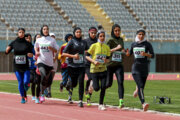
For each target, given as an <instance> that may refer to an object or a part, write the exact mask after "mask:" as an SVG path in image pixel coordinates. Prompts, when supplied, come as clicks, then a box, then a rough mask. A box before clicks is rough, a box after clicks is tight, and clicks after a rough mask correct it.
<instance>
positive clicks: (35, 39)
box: [34, 33, 40, 44]
mask: <svg viewBox="0 0 180 120" xmlns="http://www.w3.org/2000/svg"><path fill="white" fill-rule="evenodd" d="M38 35H40V34H39V33H38V34H36V35H35V36H34V44H35V42H36V37H37V36H38Z"/></svg>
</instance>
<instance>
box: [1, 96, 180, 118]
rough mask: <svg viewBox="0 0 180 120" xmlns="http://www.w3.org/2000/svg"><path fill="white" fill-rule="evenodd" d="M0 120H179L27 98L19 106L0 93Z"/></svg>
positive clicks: (18, 99) (18, 97) (16, 98)
mask: <svg viewBox="0 0 180 120" xmlns="http://www.w3.org/2000/svg"><path fill="white" fill-rule="evenodd" d="M0 98H1V99H0V118H1V119H2V120H160V119H161V120H180V117H178V116H169V115H162V114H154V113H148V112H135V111H127V110H118V109H112V108H108V109H107V111H99V110H98V109H97V106H91V107H87V106H85V107H84V108H79V107H78V106H77V104H75V103H74V104H68V103H66V102H63V101H56V100H46V102H45V103H43V104H35V103H34V102H33V101H31V98H30V97H29V100H28V103H26V104H21V103H20V96H18V95H10V94H3V93H0Z"/></svg>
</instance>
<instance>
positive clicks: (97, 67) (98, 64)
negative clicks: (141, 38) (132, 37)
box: [86, 30, 110, 110]
mask: <svg viewBox="0 0 180 120" xmlns="http://www.w3.org/2000/svg"><path fill="white" fill-rule="evenodd" d="M97 38H98V42H97V43H94V44H92V45H91V47H90V48H89V50H88V52H87V56H86V59H87V60H89V61H90V62H91V67H90V73H91V77H92V80H93V88H94V90H95V91H99V89H101V92H100V99H99V107H98V109H99V110H106V108H105V106H104V105H103V102H104V96H105V90H106V79H107V78H106V77H107V67H106V63H107V62H108V59H109V56H110V48H109V46H107V45H106V44H104V42H105V32H104V31H102V30H101V31H98V33H97ZM90 56H91V57H90ZM99 81H101V86H99Z"/></svg>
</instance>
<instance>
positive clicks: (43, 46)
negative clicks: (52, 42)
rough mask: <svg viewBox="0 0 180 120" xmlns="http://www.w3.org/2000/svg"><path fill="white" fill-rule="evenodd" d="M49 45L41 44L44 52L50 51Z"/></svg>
mask: <svg viewBox="0 0 180 120" xmlns="http://www.w3.org/2000/svg"><path fill="white" fill-rule="evenodd" d="M48 46H49V44H41V45H40V49H41V51H42V52H49V49H48Z"/></svg>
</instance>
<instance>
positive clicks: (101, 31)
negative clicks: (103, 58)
mask: <svg viewBox="0 0 180 120" xmlns="http://www.w3.org/2000/svg"><path fill="white" fill-rule="evenodd" d="M101 33H104V35H105V31H104V30H99V31H98V32H97V38H98V42H99V43H105V40H104V41H103V42H101V41H100V40H99V35H100V34H101Z"/></svg>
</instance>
